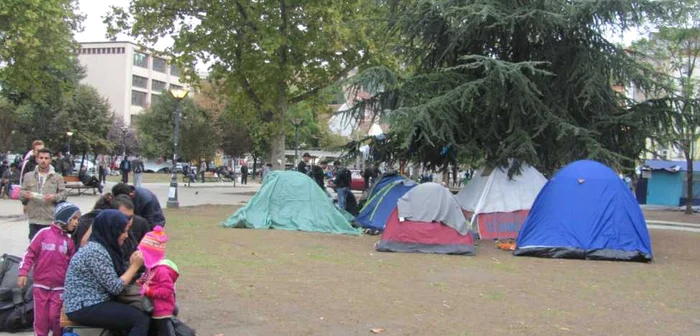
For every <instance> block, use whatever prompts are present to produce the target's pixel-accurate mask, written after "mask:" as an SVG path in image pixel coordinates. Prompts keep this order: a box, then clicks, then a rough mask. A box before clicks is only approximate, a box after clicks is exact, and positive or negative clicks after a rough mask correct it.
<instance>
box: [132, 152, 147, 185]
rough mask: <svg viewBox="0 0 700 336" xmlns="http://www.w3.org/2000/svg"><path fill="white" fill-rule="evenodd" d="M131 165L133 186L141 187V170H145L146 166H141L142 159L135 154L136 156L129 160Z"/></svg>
mask: <svg viewBox="0 0 700 336" xmlns="http://www.w3.org/2000/svg"><path fill="white" fill-rule="evenodd" d="M131 166H132V168H133V170H134V186H135V187H142V186H143V185H142V182H143V172H144V171H146V167H144V166H143V160H141V157H140V156H136V158H135V159H134V160H133V161H131Z"/></svg>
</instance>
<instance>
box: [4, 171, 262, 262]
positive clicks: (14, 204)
mask: <svg viewBox="0 0 700 336" xmlns="http://www.w3.org/2000/svg"><path fill="white" fill-rule="evenodd" d="M112 185H114V184H113V183H108V185H107V188H105V190H109V188H111V187H112ZM144 187H146V188H147V189H149V190H151V191H152V192H153V193H154V194H156V196H158V200H159V201H160V204H161V206H162V207H163V208H165V205H166V203H167V201H168V188H169V185H168V184H167V183H145V184H144ZM259 188H260V185H259V184H257V183H255V184H253V183H251V184H248V185H247V186H240V185H238V186H236V187H233V185H232V184H231V183H193V184H192V186H191V187H182V185H180V187H179V188H178V198H179V201H180V206H195V205H202V204H231V205H234V204H239V203H240V202H243V201H247V200H248V199H250V197H251V196H252V194H253V193H255V192H257V190H258V189H259ZM98 197H99V196H93V195H83V196H70V197H68V201H70V202H73V203H75V205H77V206H78V207H79V208H80V210H81V211H82V212H83V213H87V212H89V211H90V210H92V207H93V205H94V204H95V202H96V201H97V199H98ZM28 230H29V229H28V226H27V222H26V220H25V219H24V215H23V214H22V205H21V204H20V203H19V202H18V201H16V200H0V232H2V234H0V254H1V253H11V254H15V255H21V254H22V253H23V252H24V250H25V249H26V248H27V244H28V240H27V235H28V234H29V231H28Z"/></svg>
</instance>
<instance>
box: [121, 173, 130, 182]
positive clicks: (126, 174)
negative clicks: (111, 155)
mask: <svg viewBox="0 0 700 336" xmlns="http://www.w3.org/2000/svg"><path fill="white" fill-rule="evenodd" d="M122 182H123V183H126V184H128V183H129V171H128V170H122Z"/></svg>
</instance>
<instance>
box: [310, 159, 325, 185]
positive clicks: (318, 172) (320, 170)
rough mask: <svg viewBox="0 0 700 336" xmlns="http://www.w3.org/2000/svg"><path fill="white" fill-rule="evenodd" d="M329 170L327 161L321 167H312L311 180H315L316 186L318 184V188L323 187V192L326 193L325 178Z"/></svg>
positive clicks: (322, 162)
mask: <svg viewBox="0 0 700 336" xmlns="http://www.w3.org/2000/svg"><path fill="white" fill-rule="evenodd" d="M327 168H328V162H327V161H321V164H320V166H317V165H313V166H311V178H312V179H314V181H316V184H318V186H319V187H321V190H323V191H324V192H325V191H326V185H325V177H326V169H327Z"/></svg>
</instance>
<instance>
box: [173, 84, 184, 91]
mask: <svg viewBox="0 0 700 336" xmlns="http://www.w3.org/2000/svg"><path fill="white" fill-rule="evenodd" d="M170 90H182V86H180V85H175V84H170Z"/></svg>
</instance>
